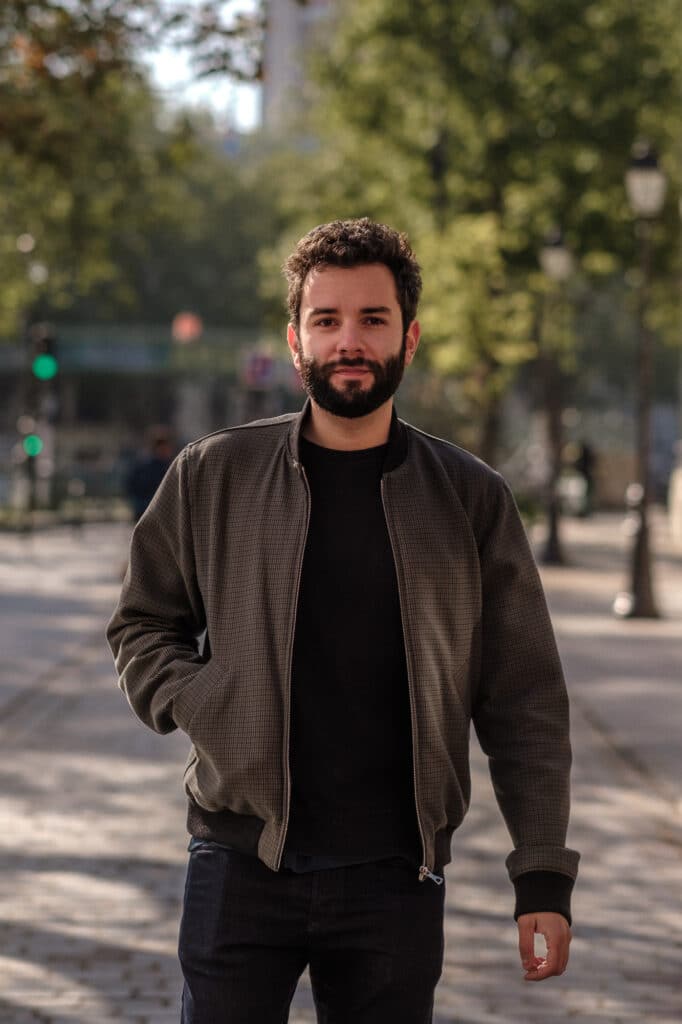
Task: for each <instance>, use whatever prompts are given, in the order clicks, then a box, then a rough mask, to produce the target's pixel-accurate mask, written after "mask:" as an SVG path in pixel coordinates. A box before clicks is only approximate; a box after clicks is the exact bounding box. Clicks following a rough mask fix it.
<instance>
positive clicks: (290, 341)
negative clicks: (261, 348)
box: [287, 324, 301, 370]
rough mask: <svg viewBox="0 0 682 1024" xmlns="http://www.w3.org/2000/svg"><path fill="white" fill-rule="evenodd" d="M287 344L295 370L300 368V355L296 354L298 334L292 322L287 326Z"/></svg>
mask: <svg viewBox="0 0 682 1024" xmlns="http://www.w3.org/2000/svg"><path fill="white" fill-rule="evenodd" d="M287 345H288V346H289V351H290V352H291V358H292V360H293V363H294V366H295V367H296V369H297V370H300V369H301V357H300V356H299V354H298V334H297V333H296V328H295V327H294V325H293V324H289V325H288V326H287Z"/></svg>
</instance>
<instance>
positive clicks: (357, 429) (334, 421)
mask: <svg viewBox="0 0 682 1024" xmlns="http://www.w3.org/2000/svg"><path fill="white" fill-rule="evenodd" d="M392 414H393V399H389V400H388V402H384V404H383V405H380V406H379V408H378V409H375V410H374V412H371V413H369V415H368V416H358V417H357V419H348V418H347V417H346V416H334V414H333V413H331V412H327V410H326V409H322V408H321V407H320V406H319V405H317V403H316V402H314V401H312V400H311V403H310V416H309V417H308V421H307V423H305V425H304V427H303V436H304V437H305V439H306V440H307V441H312V442H313V444H319V445H321V446H322V447H323V448H335V449H336V450H337V451H347V452H352V451H360V450H361V449H363V448H376V447H378V446H379V445H380V444H386V442H387V441H388V435H389V431H390V429H391V416H392Z"/></svg>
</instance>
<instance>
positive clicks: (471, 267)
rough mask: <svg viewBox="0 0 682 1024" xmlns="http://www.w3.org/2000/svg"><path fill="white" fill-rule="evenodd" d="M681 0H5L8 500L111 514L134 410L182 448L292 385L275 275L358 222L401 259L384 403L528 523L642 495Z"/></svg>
mask: <svg viewBox="0 0 682 1024" xmlns="http://www.w3.org/2000/svg"><path fill="white" fill-rule="evenodd" d="M677 14H679V10H678V9H677V5H676V4H675V3H671V2H669V0H651V2H648V3H634V4H628V5H623V4H621V3H618V2H617V0H594V2H588V0H567V2H562V3H561V4H551V5H548V4H546V3H543V2H541V0H512V2H509V3H501V2H489V3H488V2H480V3H476V4H471V5H462V6H461V7H453V5H452V4H451V3H449V2H447V0H425V2H416V3H410V4H408V3H396V2H394V0H361V2H360V0H357V2H356V0H308V2H304V0H301V2H296V0H270V2H268V3H257V2H256V0H252V2H248V0H243V2H224V3H201V2H195V3H189V4H188V3H183V4H179V3H174V2H171V0H168V2H164V0H146V2H145V0H143V2H140V0H135V2H133V0H116V2H113V3H112V2H104V0H83V2H75V0H69V2H67V0H61V2H58V0H33V2H31V3H28V2H25V0H5V2H4V3H3V5H2V11H1V12H0V110H1V113H0V214H1V216H0V259H1V261H2V275H1V277H0V282H1V283H0V389H1V392H2V395H3V400H2V403H1V404H0V523H1V524H2V525H3V526H5V527H10V528H11V527H14V528H25V527H26V526H27V524H28V525H30V524H31V523H32V524H34V525H35V524H36V523H39V522H41V521H46V520H48V519H54V517H58V518H61V519H62V520H69V519H72V518H73V517H74V516H75V517H83V516H85V517H90V518H93V517H111V516H126V515H128V514H129V509H130V498H129V494H128V492H127V489H126V486H127V485H126V482H127V481H128V483H129V477H130V473H131V469H132V467H133V464H134V462H135V459H136V458H137V457H138V456H139V453H140V450H142V449H145V447H147V446H149V445H150V444H152V445H153V441H150V431H151V432H152V433H154V432H155V431H156V432H157V433H158V428H163V429H165V430H166V432H167V434H168V436H169V438H170V439H171V440H170V443H171V445H172V447H173V448H174V450H177V448H178V447H179V446H181V445H182V444H183V443H185V442H187V441H189V440H191V439H192V438H195V437H198V436H201V435H202V434H204V433H207V432H209V431H211V430H214V429H218V428H220V427H222V426H225V425H229V424H232V423H236V422H240V421H243V420H246V419H253V418H256V417H259V416H262V415H271V414H277V413H279V412H282V411H287V410H290V409H294V408H297V407H299V406H300V404H301V400H302V395H301V391H300V387H299V383H298V380H297V378H296V375H295V374H294V373H293V371H292V369H291V367H290V365H289V360H288V358H287V351H286V348H285V344H284V340H283V332H284V323H285V313H284V287H283V281H282V278H281V274H280V269H279V268H280V265H281V262H282V259H283V257H284V256H285V255H286V253H287V251H288V250H289V248H290V246H291V245H292V244H293V242H294V241H295V240H296V238H297V237H299V235H300V234H301V233H303V232H305V231H306V230H308V229H309V228H311V227H312V226H314V225H315V224H317V223H320V222H321V221H324V220H328V219H333V218H337V217H349V216H357V215H368V216H370V217H373V218H376V219H380V220H385V221H387V222H388V223H390V224H392V225H394V226H396V227H397V228H399V229H402V230H405V231H407V232H408V234H409V236H410V239H411V240H412V243H413V245H414V248H415V249H416V252H417V254H418V256H419V258H420V260H421V262H422V264H423V270H424V279H425V293H424V298H423V303H422V311H421V320H422V323H423V329H424V343H423V346H422V348H421V350H420V355H419V360H418V363H417V364H416V365H415V367H414V369H413V371H411V373H410V374H409V375H408V378H407V380H406V381H405V384H404V386H403V389H402V393H401V398H400V401H399V409H400V412H401V414H402V415H403V416H404V417H406V418H411V419H413V420H414V421H416V422H417V423H419V424H420V425H421V426H423V427H424V428H425V429H427V430H430V431H432V432H434V433H437V434H439V435H441V436H444V437H446V438H451V439H455V440H457V441H458V442H459V443H461V444H463V445H464V446H466V447H468V448H470V449H472V450H473V451H475V452H477V453H478V454H480V455H481V456H482V457H483V458H484V459H486V460H487V461H488V462H490V463H491V464H492V465H494V466H496V467H497V468H499V469H500V470H501V471H502V472H504V473H505V474H506V475H507V476H508V477H509V479H510V481H511V482H512V484H513V486H514V487H515V489H516V492H517V495H518V497H519V501H520V504H521V505H522V507H523V508H524V510H525V511H526V512H527V513H528V514H529V515H531V516H533V515H538V514H540V513H542V512H543V511H544V513H546V514H548V515H549V514H550V513H551V512H552V508H551V506H552V504H554V506H555V508H554V513H557V512H561V511H570V512H581V513H583V514H585V513H587V512H589V511H590V510H591V509H592V508H593V507H595V506H601V507H606V508H608V507H611V508H614V507H623V504H624V501H625V494H626V488H627V486H628V484H630V483H632V482H633V481H634V482H635V484H637V482H639V484H640V486H641V487H643V486H644V485H645V480H644V477H643V473H646V478H647V486H650V497H651V499H652V500H655V501H658V502H665V501H666V500H667V498H668V494H669V488H670V481H671V474H672V473H673V470H674V466H675V444H676V442H677V441H678V440H679V438H680V434H681V429H680V422H681V417H682V413H681V403H682V398H681V396H682V347H681V339H682V317H681V315H680V314H681V307H680V291H679V284H680V207H679V201H680V200H679V197H680V187H679V186H680V153H681V150H682V139H681V135H680V120H679V112H680V109H679V101H680V96H681V91H680V70H679V65H680V61H679V57H680V52H681V49H680V26H679V19H678V18H677ZM645 435H646V441H645V439H644V438H645ZM638 463H639V465H638ZM643 465H644V466H645V468H643ZM646 497H647V498H648V497H649V494H647V495H646ZM630 498H631V499H633V494H632V492H631V493H630ZM636 499H637V494H636V493H635V495H634V499H633V500H635V502H636Z"/></svg>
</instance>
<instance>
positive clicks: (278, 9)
mask: <svg viewBox="0 0 682 1024" xmlns="http://www.w3.org/2000/svg"><path fill="white" fill-rule="evenodd" d="M333 8H334V0H306V3H297V2H296V0H270V3H269V4H268V18H267V26H266V31H265V45H264V53H263V90H262V123H263V127H264V128H265V129H266V130H267V131H269V132H273V133H277V132H279V131H282V130H286V127H287V126H288V125H289V124H290V123H291V121H292V120H293V119H294V118H295V117H296V115H297V114H299V113H301V112H302V111H303V110H305V108H306V106H307V105H308V104H309V103H310V101H311V89H310V82H309V78H308V74H307V71H306V66H307V63H306V62H307V57H308V54H309V53H310V52H311V47H312V44H313V41H314V39H315V38H316V36H317V34H318V33H319V32H321V31H323V29H324V26H325V24H328V22H329V18H330V17H331V15H332V12H333Z"/></svg>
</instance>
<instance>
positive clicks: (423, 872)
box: [381, 477, 443, 885]
mask: <svg viewBox="0 0 682 1024" xmlns="http://www.w3.org/2000/svg"><path fill="white" fill-rule="evenodd" d="M381 504H382V505H383V508H384V519H385V520H386V527H387V529H388V538H389V540H390V542H391V550H392V552H393V564H394V565H395V569H396V579H397V581H398V598H399V601H400V609H401V618H402V609H403V608H404V607H405V602H404V601H403V598H402V587H401V574H400V572H399V567H398V558H397V555H396V545H395V543H394V541H393V533H392V531H391V523H390V521H389V517H388V511H387V509H386V492H385V489H384V480H383V477H382V480H381ZM403 635H405V628H404V622H403ZM405 659H406V663H407V689H408V692H409V695H410V718H411V721H412V782H413V785H414V804H415V809H416V812H417V826H418V828H419V838H420V840H421V844H422V861H424V862H425V861H426V840H425V838H424V826H423V825H422V819H421V814H420V812H419V790H418V786H417V705H416V700H415V696H414V686H413V684H412V673H411V669H410V658H409V656H408V652H407V645H406V646H405ZM426 878H429V879H430V880H431V881H432V882H435V883H436V885H442V884H443V879H442V878H441V876H440V875H436V874H434V873H433V871H431V869H430V868H429V867H428V866H427V865H426V863H423V864H422V865H421V867H420V868H419V881H420V882H423V881H424V880H425V879H426Z"/></svg>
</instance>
